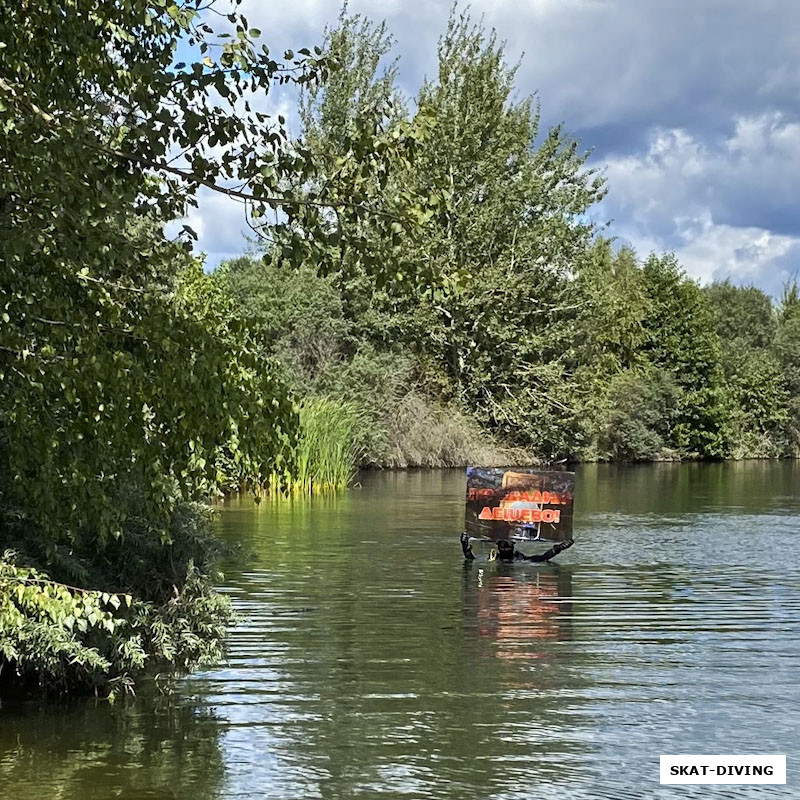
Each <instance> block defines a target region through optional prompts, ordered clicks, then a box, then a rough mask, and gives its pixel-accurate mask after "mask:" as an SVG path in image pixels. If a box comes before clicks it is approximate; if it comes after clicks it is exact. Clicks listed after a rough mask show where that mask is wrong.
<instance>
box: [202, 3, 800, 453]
mask: <svg viewBox="0 0 800 800" xmlns="http://www.w3.org/2000/svg"><path fill="white" fill-rule="evenodd" d="M326 45H327V48H328V49H329V51H330V52H331V53H333V54H335V56H336V57H337V58H338V59H339V60H340V63H341V64H342V65H343V66H344V69H342V70H341V71H339V72H336V73H334V74H333V75H332V76H331V77H330V79H329V80H328V81H327V82H326V83H325V84H324V85H321V86H317V87H312V88H311V89H309V90H306V91H305V93H304V95H303V98H302V102H301V112H300V116H301V119H302V124H303V131H302V137H303V140H304V141H305V142H306V145H307V146H308V147H309V148H310V149H311V150H312V151H313V152H314V153H315V156H316V157H317V158H318V159H319V161H320V163H322V164H324V165H326V169H327V170H329V172H330V175H331V177H333V175H335V173H336V170H337V169H340V168H341V163H342V158H343V156H344V154H345V153H346V152H347V150H348V148H349V147H350V137H351V136H352V135H353V133H354V126H355V121H356V120H358V119H361V118H363V116H364V115H367V116H369V115H375V116H376V118H379V119H380V123H381V124H382V125H385V126H386V127H387V128H388V129H390V130H391V129H392V128H393V127H396V128H398V129H400V128H401V126H402V125H403V124H406V123H407V121H408V120H409V119H410V118H411V115H410V114H409V112H408V111H407V110H406V109H407V108H409V107H411V108H414V109H415V110H416V111H415V113H417V114H419V113H420V112H421V111H424V112H425V113H427V114H429V115H430V116H431V118H432V119H433V120H435V135H433V136H431V137H428V138H427V139H425V140H424V141H421V142H420V143H419V144H418V147H417V150H416V152H415V157H414V160H413V163H411V164H410V165H407V166H405V167H404V168H403V169H402V170H399V171H396V172H395V173H393V175H392V177H391V178H388V179H386V180H383V179H381V178H380V177H379V178H377V179H376V180H375V181H374V183H373V184H372V185H371V187H370V189H371V192H372V194H373V202H374V203H375V205H380V203H381V202H382V201H383V200H385V198H386V197H387V196H388V197H392V196H394V195H397V194H398V193H402V192H403V191H409V190H411V191H415V192H424V193H427V194H428V195H431V196H433V197H441V198H442V200H441V207H440V208H439V209H437V210H436V211H435V212H433V213H430V214H429V216H428V218H427V219H426V221H425V225H424V227H423V229H422V231H421V233H419V234H418V235H416V236H414V237H397V238H396V239H391V238H390V239H387V238H386V237H385V236H383V238H382V234H381V233H376V232H375V231H373V230H371V229H370V228H369V227H368V226H363V225H361V226H359V227H357V228H355V229H354V230H352V231H351V233H352V234H353V236H352V237H351V239H350V242H349V244H347V245H345V244H342V243H340V242H339V241H338V240H337V241H335V242H334V243H333V244H332V246H331V252H332V254H333V255H332V266H331V263H328V262H326V267H325V269H324V270H320V269H318V268H317V266H316V265H315V264H314V263H307V264H305V265H304V266H303V267H302V268H301V269H300V270H299V271H298V270H296V269H294V268H292V267H290V266H288V265H287V264H286V263H285V262H284V250H283V249H282V248H279V247H276V246H273V245H270V244H269V243H266V244H262V245H260V246H259V247H258V249H257V251H256V252H255V253H253V254H251V255H250V256H246V257H242V258H238V259H235V260H233V261H230V262H228V263H226V264H224V265H223V266H222V267H221V268H220V269H219V270H218V271H217V273H216V275H215V276H214V280H215V281H217V282H218V284H219V285H221V286H222V287H224V291H225V292H226V293H227V294H228V295H230V296H231V297H232V299H233V308H234V313H235V314H236V315H238V316H240V317H241V319H242V320H244V321H245V323H246V324H247V325H248V326H249V327H250V328H251V330H253V331H254V332H255V333H256V335H257V336H258V337H259V338H260V340H261V341H263V342H265V348H266V350H267V352H268V353H269V354H270V355H272V356H275V357H277V359H278V360H279V362H280V363H281V365H282V368H283V371H284V375H285V377H286V380H287V381H288V383H289V384H290V385H291V386H292V389H293V391H294V394H295V397H297V398H298V399H299V400H300V401H301V402H306V403H308V402H318V400H319V399H320V398H324V399H325V401H326V402H327V403H328V405H327V408H328V409H329V410H330V409H334V408H337V407H338V408H339V413H342V411H341V410H342V409H345V410H346V413H347V414H349V415H350V417H351V418H352V419H354V420H355V422H354V424H353V425H352V426H351V427H350V428H349V430H350V433H351V435H352V436H353V437H355V439H354V440H353V441H350V443H349V444H350V446H349V449H348V452H349V453H352V454H359V456H358V459H357V463H358V464H359V465H362V466H370V465H376V466H383V467H404V466H445V465H461V464H465V463H491V462H495V463H497V462H509V461H514V460H516V461H520V460H531V459H541V460H545V461H553V460H560V459H569V460H597V459H603V460H652V459H692V458H749V457H768V458H774V457H788V456H795V455H796V454H797V452H798V444H800V401H798V389H800V384H799V383H798V381H800V372H798V368H799V367H800V303H798V292H797V287H796V286H790V287H787V289H786V292H785V294H784V296H783V298H782V299H781V301H780V302H779V303H777V304H773V302H772V301H771V299H770V298H769V297H768V296H767V295H765V294H764V293H763V292H761V291H760V290H758V289H757V288H754V287H746V288H742V287H737V286H734V285H731V284H730V283H727V282H725V283H716V284H713V285H711V286H709V287H705V288H701V287H700V286H699V285H698V284H697V283H696V282H694V281H692V280H690V279H689V278H688V277H687V276H686V275H685V274H684V273H683V271H682V270H681V267H680V264H678V263H677V262H676V260H675V258H674V257H673V256H672V255H669V254H662V255H659V254H651V255H649V256H647V257H645V258H644V259H643V260H642V259H641V258H640V257H637V254H635V253H634V252H632V251H631V250H630V249H627V248H622V249H620V248H618V247H616V246H615V245H614V243H613V240H610V239H608V238H606V237H604V236H603V235H601V232H598V231H597V230H596V229H595V228H594V227H593V226H592V225H590V224H588V223H587V221H586V220H587V218H588V214H587V212H589V211H590V210H591V209H592V206H593V205H594V204H595V203H596V202H597V201H598V200H599V199H600V198H601V197H602V195H603V193H604V186H603V181H602V180H601V176H599V175H597V174H596V173H594V172H593V171H592V170H591V169H587V168H586V166H585V161H586V154H585V153H583V152H582V151H581V150H580V148H579V145H578V144H577V143H576V142H575V141H573V140H571V139H570V138H569V137H567V136H566V134H565V133H564V131H563V129H562V128H561V127H557V128H554V129H552V130H550V131H547V132H542V131H540V127H539V114H538V108H537V106H536V105H535V104H534V103H533V102H532V101H531V100H530V99H524V100H521V101H517V100H515V99H514V69H513V68H512V67H509V66H508V65H507V64H506V63H505V61H504V54H503V47H502V45H501V44H500V43H499V42H498V41H497V40H496V38H495V36H494V34H492V33H488V32H486V31H484V30H483V29H482V27H481V26H480V25H473V24H472V23H471V22H470V20H469V19H468V18H467V17H464V16H461V17H459V16H454V17H453V18H452V19H451V21H450V24H449V27H448V30H447V32H446V34H445V35H444V37H443V38H442V40H441V42H440V46H439V69H438V74H437V76H436V77H435V79H433V80H430V81H428V82H426V83H425V84H424V85H423V86H422V87H421V89H420V90H419V92H418V94H417V96H416V97H415V98H413V101H411V100H409V99H408V98H406V97H404V96H402V94H401V93H400V91H399V90H398V88H397V86H396V80H395V79H396V62H392V61H389V63H388V64H387V66H386V67H385V68H383V69H382V68H381V64H384V63H385V62H386V59H387V58H390V57H391V47H392V39H391V36H390V34H389V33H388V32H387V30H386V27H385V26H384V25H376V24H373V23H371V22H370V21H369V20H365V19H364V18H362V17H360V16H347V14H346V11H345V12H343V13H342V15H341V17H340V19H339V24H338V26H337V27H336V28H335V29H333V30H329V31H328V33H327V41H326ZM345 227H346V226H345ZM332 230H333V229H332ZM341 230H342V226H338V227H336V228H335V232H336V234H337V235H339V234H340V233H341ZM359 238H360V239H361V240H363V242H365V243H366V242H368V243H369V246H370V249H371V250H372V251H373V252H377V253H378V254H380V253H382V252H383V253H386V254H387V258H389V257H391V259H392V260H393V261H394V262H397V263H399V264H400V265H401V266H400V268H399V269H400V270H401V274H399V275H398V276H397V279H388V280H387V279H386V276H385V275H383V274H380V273H379V274H377V276H376V275H375V274H374V273H372V272H370V270H369V269H365V268H364V266H363V262H358V261H357V259H358V255H359V248H358V246H357V244H356V246H354V244H353V242H354V241H355V242H356V243H357V242H358V240H359ZM364 246H366V245H362V247H364ZM259 251H260V252H259ZM323 273H324V274H323ZM403 273H405V274H403ZM409 276H410V279H409ZM337 404H338V406H337ZM301 443H302V432H301Z"/></svg>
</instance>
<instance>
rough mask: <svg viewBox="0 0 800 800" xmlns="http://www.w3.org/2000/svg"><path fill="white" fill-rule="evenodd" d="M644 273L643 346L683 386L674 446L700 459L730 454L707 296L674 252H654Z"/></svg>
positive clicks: (717, 347)
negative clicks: (646, 302) (647, 305)
mask: <svg viewBox="0 0 800 800" xmlns="http://www.w3.org/2000/svg"><path fill="white" fill-rule="evenodd" d="M643 273H644V277H645V282H646V284H645V285H646V291H647V296H648V298H649V300H650V305H651V310H650V313H649V314H648V317H647V319H646V322H645V328H646V331H647V339H646V341H645V343H644V345H643V350H644V352H645V356H646V358H647V360H648V361H649V362H650V363H651V364H652V365H653V366H655V367H657V368H659V369H664V370H667V371H668V372H670V373H671V374H672V376H673V378H674V380H675V382H676V384H677V385H678V386H679V387H680V389H681V397H680V401H679V411H678V415H677V419H676V424H675V426H674V428H673V431H672V437H671V442H670V444H671V445H672V446H673V447H674V448H675V449H677V450H678V451H679V452H681V453H685V454H687V455H695V456H701V457H722V456H724V455H725V454H726V451H725V438H724V425H725V422H726V420H725V410H724V406H723V398H722V391H723V389H722V387H723V373H722V369H721V366H720V341H719V336H718V335H717V332H716V329H715V327H714V320H713V317H712V314H711V310H710V308H709V304H708V299H707V296H706V295H705V294H704V293H703V291H702V289H701V288H700V287H699V286H698V285H697V283H695V282H694V281H692V280H690V279H689V278H687V277H686V275H685V273H684V272H683V271H682V270H681V268H680V266H679V264H678V262H677V261H676V259H675V257H674V256H673V255H664V256H660V257H659V256H656V255H651V256H650V257H649V258H648V259H647V260H646V261H645V263H644V266H643Z"/></svg>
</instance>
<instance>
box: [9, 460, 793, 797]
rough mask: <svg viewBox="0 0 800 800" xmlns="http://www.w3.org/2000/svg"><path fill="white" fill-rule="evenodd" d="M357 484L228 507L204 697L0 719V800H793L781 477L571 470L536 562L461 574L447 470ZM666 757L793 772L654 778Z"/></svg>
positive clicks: (723, 471) (693, 469) (762, 471)
mask: <svg viewBox="0 0 800 800" xmlns="http://www.w3.org/2000/svg"><path fill="white" fill-rule="evenodd" d="M362 483H363V487H362V488H361V489H358V490H355V491H352V492H348V493H345V494H342V495H337V496H334V497H326V498H312V499H310V500H299V501H298V500H296V501H294V502H291V503H277V504H272V503H268V502H264V503H262V504H261V506H260V507H259V506H254V505H253V504H252V503H250V502H249V501H247V500H241V501H231V502H230V503H228V504H227V505H226V507H225V510H224V512H223V513H222V515H221V516H220V518H219V530H220V534H221V535H222V536H223V537H225V538H226V539H227V540H228V541H229V542H231V543H236V544H240V545H241V557H240V558H239V559H238V560H236V561H233V562H232V563H230V564H229V565H228V567H227V570H226V572H227V574H228V582H227V583H226V585H225V587H224V588H225V590H226V591H227V592H229V593H230V594H231V596H232V598H233V601H234V604H235V607H236V609H237V611H238V612H239V614H240V622H239V624H237V626H236V627H235V628H234V629H233V630H232V631H231V634H230V655H229V659H228V662H227V663H226V664H224V665H221V666H220V667H219V668H217V669H214V670H211V671H209V672H207V673H204V674H200V675H195V676H192V677H191V678H188V679H187V680H186V681H184V682H183V683H182V685H181V688H180V691H181V692H183V693H186V694H188V695H191V696H193V697H194V696H196V697H197V698H199V701H198V702H193V701H190V700H180V699H179V698H176V699H175V700H173V701H172V702H176V703H177V705H176V706H174V708H172V707H171V706H168V707H167V709H166V710H163V709H159V707H158V706H156V705H151V704H150V703H151V702H153V701H151V700H148V699H147V698H145V697H142V698H140V699H139V700H137V701H136V702H135V703H134V704H133V705H131V706H130V707H126V708H122V709H110V708H109V707H108V706H105V705H95V704H91V703H90V704H85V705H82V706H78V707H73V708H71V709H67V710H64V711H59V710H38V709H35V710H30V709H28V710H27V711H26V712H24V713H23V712H13V711H9V710H8V709H4V710H0V798H3V800H4V798H5V797H7V796H8V797H14V798H16V797H20V798H23V800H28V798H29V797H30V798H32V797H59V796H60V797H69V798H72V797H79V798H81V797H82V796H85V798H86V800H94V798H98V800H99V798H105V797H114V796H121V797H131V798H133V797H175V798H181V799H182V798H186V800H194V798H207V797H209V798H210V797H217V796H218V797H221V798H225V799H226V800H244V798H248V799H249V798H253V799H254V800H255V798H259V799H261V798H267V799H271V798H287V800H288V798H298V797H321V798H332V799H334V798H335V799H336V800H338V798H345V797H359V798H366V800H372V798H378V797H387V796H390V797H397V796H406V797H410V798H425V800H451V798H459V800H460V799H461V798H464V799H465V800H484V798H498V800H510V799H511V798H515V799H516V798H520V800H521V798H526V799H527V798H531V797H538V796H542V797H546V798H548V800H562V799H563V800H567V798H569V800H573V799H577V800H594V798H612V799H613V800H619V799H620V798H628V797H630V798H641V797H654V798H658V800H679V799H680V800H683V798H695V797H704V798H705V797H719V798H722V797H725V798H728V797H733V798H758V800H761V798H770V800H771V799H772V798H790V797H795V796H797V787H798V784H800V770H799V769H798V767H800V737H798V733H797V732H798V730H800V711H799V710H798V703H797V701H798V698H800V678H799V677H798V675H799V674H800V673H799V672H798V669H797V665H798V663H800V465H795V464H777V463H772V464H762V463H754V464H730V465H729V464H711V465H674V464H668V465H647V466H637V467H608V466H602V465H600V466H597V465H594V466H586V467H581V468H580V469H579V470H578V483H577V491H576V516H575V519H576V525H575V533H576V537H575V538H576V545H575V547H573V548H572V549H570V550H568V551H566V552H564V553H562V554H561V555H560V556H559V557H558V560H557V564H554V565H537V564H527V563H526V564H503V563H500V562H493V563H480V562H475V563H473V564H470V565H466V566H462V564H463V561H462V558H461V548H460V546H459V543H458V534H459V532H460V530H461V525H462V522H463V512H464V506H463V495H464V476H463V473H462V472H460V471H455V472H434V473H426V472H417V473H392V474H370V475H366V476H364V478H363V481H362ZM170 708H172V710H170ZM204 709H213V711H205V710H204ZM681 752H689V753H737V752H739V753H784V752H785V753H786V754H787V767H788V781H789V783H788V784H787V785H786V786H763V787H732V786H723V787H719V788H718V789H715V788H714V787H666V786H665V787H661V786H659V785H658V783H657V780H658V778H657V776H658V756H659V755H660V754H662V753H681ZM9 787H10V788H9Z"/></svg>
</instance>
